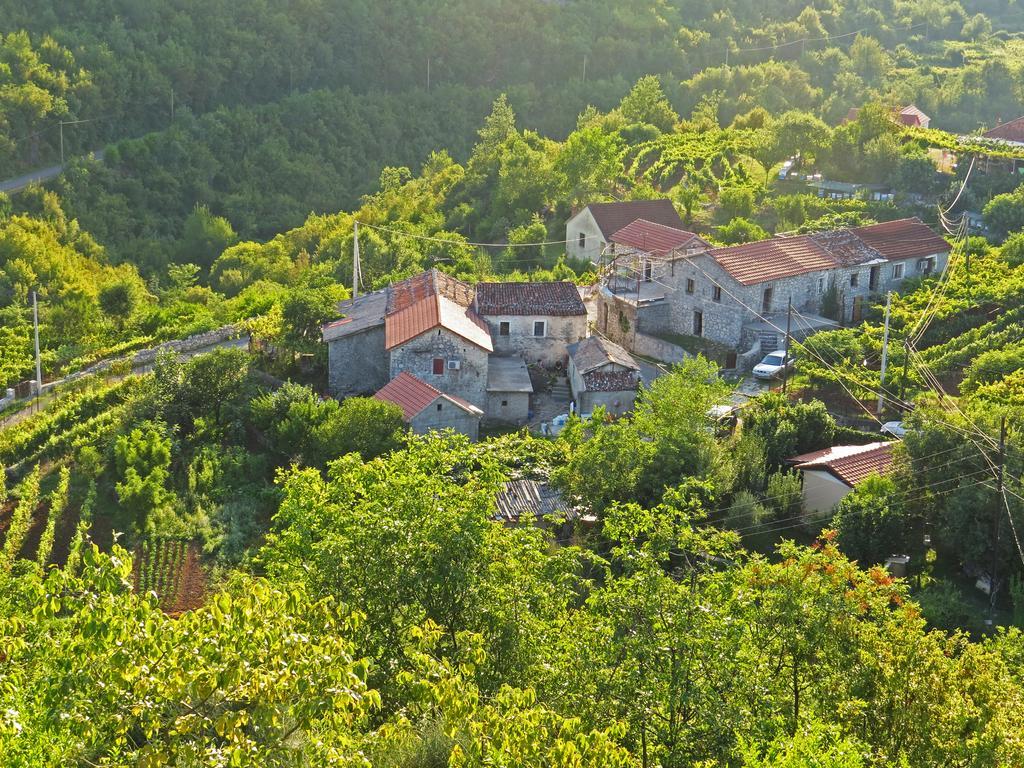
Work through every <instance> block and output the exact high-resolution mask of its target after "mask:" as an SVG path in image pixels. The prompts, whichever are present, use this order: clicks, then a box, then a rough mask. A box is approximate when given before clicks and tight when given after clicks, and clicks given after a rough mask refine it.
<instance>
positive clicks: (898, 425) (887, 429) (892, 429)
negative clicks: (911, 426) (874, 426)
mask: <svg viewBox="0 0 1024 768" xmlns="http://www.w3.org/2000/svg"><path fill="white" fill-rule="evenodd" d="M881 432H882V434H883V435H892V436H893V437H903V436H904V435H906V434H907V428H906V427H905V426H903V422H902V421H887V422H885V424H883V425H882V429H881Z"/></svg>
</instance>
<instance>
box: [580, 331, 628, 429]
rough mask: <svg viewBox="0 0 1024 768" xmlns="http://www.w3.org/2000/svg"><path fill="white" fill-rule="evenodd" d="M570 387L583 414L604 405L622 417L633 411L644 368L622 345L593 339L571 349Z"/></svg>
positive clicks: (614, 414) (612, 413)
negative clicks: (642, 368) (641, 370)
mask: <svg viewBox="0 0 1024 768" xmlns="http://www.w3.org/2000/svg"><path fill="white" fill-rule="evenodd" d="M569 386H570V388H571V389H572V395H573V398H574V399H575V400H576V405H577V408H578V410H579V412H580V413H593V411H594V409H595V408H597V407H598V406H604V408H605V410H607V412H608V413H609V414H611V415H612V416H621V415H623V414H624V413H627V412H629V411H631V410H632V409H633V403H634V401H635V400H636V393H637V390H638V389H639V388H640V366H639V364H638V363H637V362H636V360H634V359H633V357H632V356H631V355H630V354H629V353H628V352H627V351H626V350H625V349H623V348H622V347H620V346H619V345H618V344H615V343H614V342H611V341H608V340H607V339H603V338H601V337H600V336H591V337H590V338H588V339H584V340H583V341H581V342H579V343H578V344H574V345H572V346H571V347H570V348H569Z"/></svg>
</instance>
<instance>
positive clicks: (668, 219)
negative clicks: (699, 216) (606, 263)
mask: <svg viewBox="0 0 1024 768" xmlns="http://www.w3.org/2000/svg"><path fill="white" fill-rule="evenodd" d="M637 219H644V220H646V221H648V222H652V223H654V224H661V225H663V226H666V227H671V228H672V229H684V227H683V220H682V219H680V218H679V214H678V213H676V209H675V206H674V205H672V201H671V200H669V199H667V198H662V199H660V200H626V201H623V202H618V203H591V204H590V205H588V206H587V207H586V208H584V209H583V210H581V211H580V212H579V213H577V214H576V215H575V216H573V217H572V218H570V219H569V221H567V222H566V224H565V240H566V243H565V252H566V253H567V254H568V255H569V256H570V257H571V258H574V259H587V260H588V261H592V262H594V263H597V262H598V261H599V260H600V258H601V254H602V253H603V252H604V249H605V247H606V246H607V245H608V243H610V242H611V241H612V235H614V234H615V233H616V232H619V231H620V230H622V229H624V228H625V227H626V226H627V225H629V224H632V223H633V222H634V221H636V220H637Z"/></svg>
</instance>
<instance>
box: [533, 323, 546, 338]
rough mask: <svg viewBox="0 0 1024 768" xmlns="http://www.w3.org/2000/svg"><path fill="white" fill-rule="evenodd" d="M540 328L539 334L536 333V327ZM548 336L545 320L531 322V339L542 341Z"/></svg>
mask: <svg viewBox="0 0 1024 768" xmlns="http://www.w3.org/2000/svg"><path fill="white" fill-rule="evenodd" d="M538 325H539V326H540V328H541V332H540V333H537V326H538ZM547 335H548V321H547V320H534V321H533V338H535V339H544V338H547Z"/></svg>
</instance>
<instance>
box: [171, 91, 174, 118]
mask: <svg viewBox="0 0 1024 768" xmlns="http://www.w3.org/2000/svg"><path fill="white" fill-rule="evenodd" d="M171 122H172V123H173V122H174V89H173V88H171Z"/></svg>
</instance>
